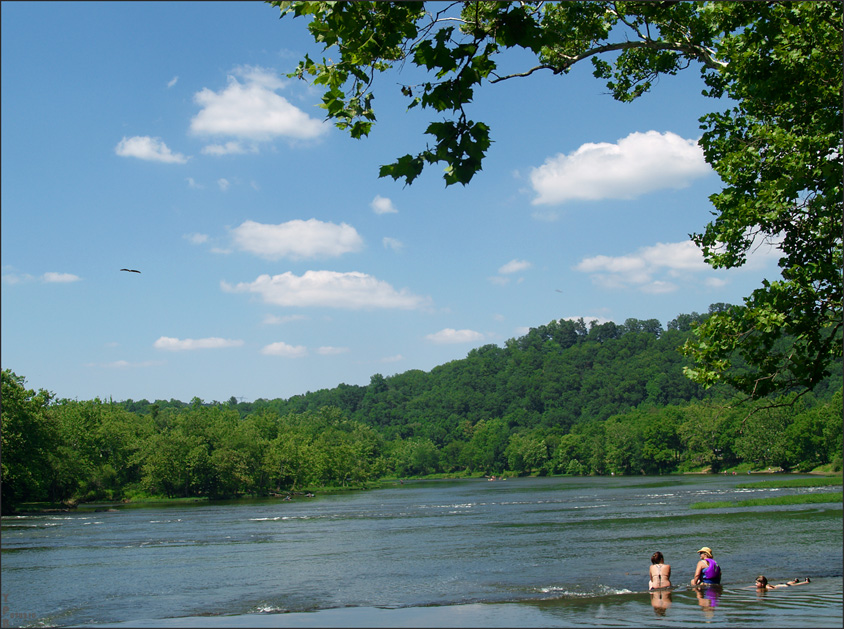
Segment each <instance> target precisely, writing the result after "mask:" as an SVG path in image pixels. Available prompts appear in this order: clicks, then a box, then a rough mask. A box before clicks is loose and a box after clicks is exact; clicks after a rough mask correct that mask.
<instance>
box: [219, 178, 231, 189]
mask: <svg viewBox="0 0 844 629" xmlns="http://www.w3.org/2000/svg"><path fill="white" fill-rule="evenodd" d="M217 185H218V186H219V187H220V190H222V191H223V192H225V191H226V190H228V189H229V186H230V185H231V183H229V180H228V179H225V178H223V177H221V178H220V179H218V180H217Z"/></svg>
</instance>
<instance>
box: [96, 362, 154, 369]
mask: <svg viewBox="0 0 844 629" xmlns="http://www.w3.org/2000/svg"><path fill="white" fill-rule="evenodd" d="M164 364H166V361H163V360H143V361H141V362H135V363H133V362H129V361H128V360H115V361H112V362H110V363H85V366H86V367H99V368H100V369H143V368H146V367H159V366H161V365H164Z"/></svg>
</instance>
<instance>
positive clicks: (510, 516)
mask: <svg viewBox="0 0 844 629" xmlns="http://www.w3.org/2000/svg"><path fill="white" fill-rule="evenodd" d="M793 477H797V476H789V478H793ZM764 478H765V479H769V478H778V479H779V478H784V477H783V476H775V477H769V476H766V477H764ZM756 480H762V479H760V477H759V476H752V477H751V476H747V475H744V476H732V475H731V476H710V475H706V476H703V475H687V476H664V477H600V478H591V477H587V478H567V477H565V478H564V477H560V478H521V479H519V478H510V479H507V480H497V481H494V482H490V481H488V480H485V479H464V480H439V481H406V482H404V483H403V484H399V483H396V484H395V485H392V486H388V487H386V488H383V489H375V490H365V491H352V492H348V493H341V494H324V495H321V494H317V495H316V496H314V497H305V496H296V497H295V498H294V499H292V500H289V501H288V500H281V499H261V500H241V501H237V502H216V503H207V502H202V503H196V504H184V503H181V504H161V503H159V504H155V505H147V506H143V505H109V506H110V507H111V509H109V510H105V511H95V510H94V509H92V508H80V509H77V510H75V511H72V512H64V513H49V514H37V515H21V516H13V517H4V518H3V519H2V596H3V627H7V626H8V627H25V626H80V625H91V626H117V627H160V626H161V627H183V626H190V627H194V626H199V627H329V626H330V627H355V626H357V627H375V626H381V627H393V626H406V627H459V626H484V627H589V626H594V627H604V626H616V627H643V626H671V627H696V626H699V625H700V624H701V623H702V622H705V623H713V624H722V625H725V626H730V627H733V626H756V627H770V626H777V627H785V626H795V627H798V626H799V627H841V624H842V561H844V558H842V545H844V543H843V542H842V506H841V504H840V503H829V504H804V505H793V506H766V507H743V508H735V507H734V508H718V509H691V508H690V507H691V505H692V503H695V502H701V501H715V500H735V499H744V498H752V497H767V496H776V495H787V494H793V493H804V492H817V491H829V490H830V489H833V488H789V489H761V488H754V489H742V488H738V487H736V485H737V484H739V483H746V482H749V481H756ZM834 489H835V490H836V491H837V490H838V488H837V487H836V488H834ZM701 546H709V547H711V548H712V549H713V552H714V554H715V558H716V559H717V560H718V561H719V563H720V564H721V566H722V569H723V581H722V588H721V589H720V591H708V592H699V591H698V590H696V589H694V588H691V587H689V579H691V577H692V574H693V573H694V568H695V564H696V563H697V560H698V555H697V553H696V551H697V549H698V548H700V547H701ZM656 550H659V551H661V552H662V553H663V554H664V555H665V561H666V563H668V564H670V565H671V566H672V582H673V584H674V588H673V589H672V590H671V591H670V592H669V593H666V594H663V595H662V596H661V597H660V596H653V597H652V595H651V594H649V593H648V592H647V581H648V577H647V574H648V572H647V571H648V567H649V565H650V556H651V554H652V553H653V552H654V551H656ZM760 573H761V574H765V575H766V576H767V577H768V578H769V580H770V581H771V583H781V582H784V581H786V580H788V579H791V578H794V577H801V578H802V577H806V576H809V577H810V578H811V580H812V582H811V583H810V584H808V585H803V586H799V587H790V588H784V589H782V590H777V591H771V592H768V593H763V594H757V593H756V591H755V590H754V589H752V588H749V586H752V584H753V582H754V578H755V577H756V576H757V575H758V574H760ZM748 588H749V589H748Z"/></svg>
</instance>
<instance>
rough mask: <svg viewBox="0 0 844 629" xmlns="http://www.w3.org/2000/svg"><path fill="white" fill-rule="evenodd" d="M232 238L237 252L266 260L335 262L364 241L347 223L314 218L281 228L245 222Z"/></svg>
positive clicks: (295, 221) (282, 224) (281, 225)
mask: <svg viewBox="0 0 844 629" xmlns="http://www.w3.org/2000/svg"><path fill="white" fill-rule="evenodd" d="M231 234H232V238H233V239H234V244H235V246H236V247H237V248H238V249H240V250H241V251H247V252H249V253H252V254H255V255H256V256H259V257H261V258H264V259H266V260H279V259H281V258H290V259H292V260H304V259H308V258H336V257H338V256H341V255H343V254H344V253H354V252H356V251H360V250H361V249H362V248H363V238H361V237H360V235H359V234H358V232H357V231H356V230H355V228H354V227H352V226H350V225H347V224H346V223H341V224H340V225H337V224H335V223H324V222H322V221H318V220H316V219H315V218H312V219H309V220H307V221H302V220H298V219H297V220H292V221H288V222H286V223H281V224H280V225H266V224H263V223H256V222H255V221H244V223H243V224H242V225H240V226H239V227H235V228H234V229H232V230H231Z"/></svg>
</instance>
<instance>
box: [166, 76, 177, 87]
mask: <svg viewBox="0 0 844 629" xmlns="http://www.w3.org/2000/svg"><path fill="white" fill-rule="evenodd" d="M178 82H179V77H178V76H174V77H173V78H172V79H170V80H169V81H167V87H173V86H174V85H175V84H176V83H178Z"/></svg>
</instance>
